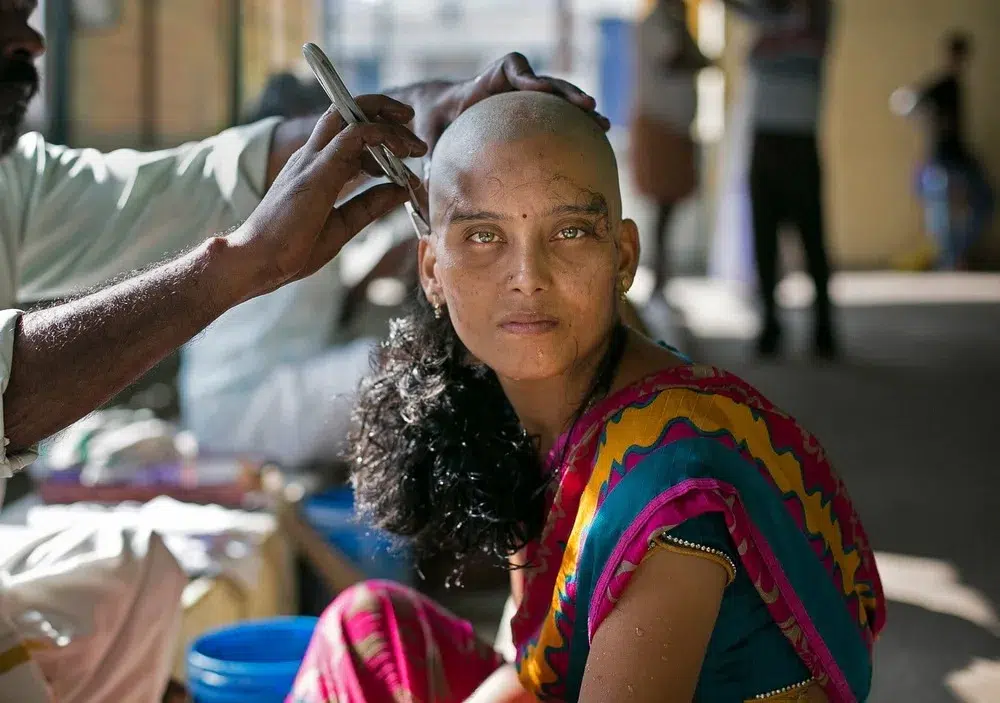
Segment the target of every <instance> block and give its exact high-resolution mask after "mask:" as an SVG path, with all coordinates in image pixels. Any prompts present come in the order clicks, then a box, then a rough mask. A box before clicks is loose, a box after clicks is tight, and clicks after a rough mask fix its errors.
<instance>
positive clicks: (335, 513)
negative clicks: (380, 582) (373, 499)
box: [302, 487, 413, 583]
mask: <svg viewBox="0 0 1000 703" xmlns="http://www.w3.org/2000/svg"><path fill="white" fill-rule="evenodd" d="M302 515H303V517H305V520H306V522H307V523H309V525H310V526H311V527H312V528H313V529H314V530H316V532H317V533H318V534H319V535H320V536H322V537H323V539H324V540H326V542H327V543H328V544H330V545H332V546H334V547H336V548H337V550H338V551H340V553H341V554H343V555H344V556H345V557H347V558H348V559H349V560H350V561H351V562H352V563H353V564H354V565H355V566H357V567H358V568H359V569H360V570H361V572H362V573H363V574H364V575H365V577H366V578H371V579H388V580H390V581H396V582H399V583H409V582H410V581H411V580H412V573H413V566H412V561H411V558H410V555H409V554H407V553H406V551H405V549H403V548H401V547H399V546H398V545H393V542H392V540H391V539H390V538H389V536H388V535H386V534H384V533H382V532H380V531H379V530H376V529H373V528H372V527H370V526H369V525H365V524H364V523H362V522H360V521H359V520H358V518H357V513H356V512H355V510H354V491H352V490H351V488H350V487H342V488H334V489H331V490H328V491H324V492H322V493H317V494H315V495H313V496H310V497H309V498H306V499H305V500H304V501H303V505H302Z"/></svg>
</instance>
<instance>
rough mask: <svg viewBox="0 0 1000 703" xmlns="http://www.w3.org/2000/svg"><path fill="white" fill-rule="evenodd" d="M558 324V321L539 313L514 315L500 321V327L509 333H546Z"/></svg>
mask: <svg viewBox="0 0 1000 703" xmlns="http://www.w3.org/2000/svg"><path fill="white" fill-rule="evenodd" d="M558 326H559V321H558V320H556V319H554V318H551V317H545V316H541V315H515V316H512V317H510V318H507V319H505V320H504V321H503V322H501V323H500V327H501V328H503V330H504V331H506V332H508V333H510V334H517V335H526V336H530V335H538V334H547V333H549V332H551V331H552V330H554V329H555V328H556V327H558Z"/></svg>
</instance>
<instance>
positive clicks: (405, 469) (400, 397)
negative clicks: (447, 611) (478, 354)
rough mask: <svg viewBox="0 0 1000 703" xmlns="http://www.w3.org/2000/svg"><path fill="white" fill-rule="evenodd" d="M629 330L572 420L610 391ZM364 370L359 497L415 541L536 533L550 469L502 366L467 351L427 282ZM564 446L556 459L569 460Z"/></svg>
mask: <svg viewBox="0 0 1000 703" xmlns="http://www.w3.org/2000/svg"><path fill="white" fill-rule="evenodd" d="M626 337H627V334H626V333H625V328H624V327H623V326H621V325H617V326H616V331H615V334H614V335H613V336H612V343H611V344H610V345H609V348H608V351H607V352H606V353H605V357H604V359H603V360H602V362H601V364H600V366H599V368H598V371H597V373H596V377H595V380H594V383H593V384H592V387H591V389H590V391H589V393H588V395H587V396H586V398H584V400H583V402H582V403H581V405H580V408H579V409H578V411H577V413H576V416H575V418H574V423H575V422H576V421H577V420H578V419H579V417H580V416H581V415H582V414H583V412H584V411H585V410H586V408H587V407H588V406H589V405H590V404H591V403H592V402H593V400H594V399H595V398H597V397H599V396H601V395H604V394H606V393H607V391H608V389H609V388H610V386H611V382H612V380H613V378H614V372H615V370H616V369H617V366H618V362H619V361H620V359H621V356H622V353H623V350H624V346H625V339H626ZM373 367H374V369H373V373H372V374H371V375H370V376H369V377H368V378H367V379H365V381H363V382H362V385H361V388H360V391H359V394H358V399H357V404H356V408H355V415H354V420H355V422H354V429H353V430H352V432H351V435H350V436H349V443H348V446H349V450H348V451H349V457H348V458H349V461H350V466H351V473H352V481H353V483H354V488H355V496H356V498H355V499H356V502H357V508H358V511H359V513H360V514H361V516H362V517H363V518H365V519H366V520H367V521H368V522H369V523H370V524H372V525H373V526H375V527H377V528H379V529H382V530H384V531H386V532H389V533H391V534H393V535H397V536H399V537H404V538H408V541H409V544H410V545H411V547H413V548H414V549H415V550H416V551H417V552H418V553H421V554H430V553H435V552H444V553H451V554H453V555H454V556H455V557H457V559H458V561H459V562H460V563H461V561H462V559H463V558H464V557H467V556H470V555H472V554H473V553H476V552H482V553H485V554H487V555H492V556H494V557H497V558H498V559H499V560H500V561H501V562H503V563H506V560H507V558H508V557H509V556H510V555H512V554H513V553H515V552H516V551H518V550H519V549H520V548H521V547H523V546H524V545H525V544H527V543H528V542H530V541H532V540H534V539H537V538H538V537H539V536H540V534H541V531H542V527H543V524H544V520H545V492H546V488H547V487H548V485H549V479H550V477H551V475H552V471H551V469H552V468H554V467H546V466H544V465H543V462H542V459H541V458H540V457H539V450H538V442H537V438H535V437H531V436H529V435H528V433H527V432H526V431H525V429H524V428H523V427H522V426H521V424H520V422H519V421H518V418H517V415H516V414H515V413H514V409H513V407H512V406H511V404H510V402H509V401H508V400H507V397H506V396H505V395H504V392H503V388H502V387H501V386H500V381H499V379H498V378H497V376H496V374H495V373H494V372H493V371H492V370H491V369H489V368H488V367H486V366H484V365H482V364H478V363H476V362H475V361H473V360H471V356H470V354H469V352H468V350H467V349H466V348H465V346H464V345H463V344H462V342H461V340H459V338H458V335H457V334H456V332H455V330H454V328H453V327H452V324H451V320H450V319H449V317H448V315H447V314H445V315H444V316H443V317H441V318H438V317H436V316H435V315H434V311H433V308H432V307H431V305H430V303H429V302H428V301H427V299H426V297H425V296H424V295H423V293H422V292H418V293H417V295H416V302H415V303H414V304H413V305H412V308H411V310H410V312H409V314H408V315H406V316H405V317H403V318H401V319H397V320H394V321H393V322H392V324H391V328H390V333H389V336H388V338H387V339H386V340H385V341H384V342H383V343H382V344H381V345H380V346H379V347H378V349H377V350H376V351H375V353H374V358H373ZM561 460H562V457H560V461H559V463H561Z"/></svg>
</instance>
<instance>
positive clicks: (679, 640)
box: [289, 93, 884, 703]
mask: <svg viewBox="0 0 1000 703" xmlns="http://www.w3.org/2000/svg"><path fill="white" fill-rule="evenodd" d="M621 207H622V206H621V197H620V192H619V183H618V170H617V165H616V161H615V156H614V153H613V151H612V149H611V145H610V144H609V142H608V140H607V138H606V137H605V136H604V134H603V133H602V132H601V131H600V130H599V129H598V128H596V127H595V125H594V124H593V123H592V122H591V121H590V120H589V119H588V118H587V117H586V115H585V114H584V113H583V112H582V111H580V110H578V109H577V108H574V107H571V106H569V105H567V104H566V103H564V102H562V101H559V100H556V99H554V98H552V97H550V96H546V95H541V94H513V93H511V94H505V95H499V96H495V97H492V98H489V99H487V100H485V101H483V102H481V103H479V104H478V105H476V106H474V107H472V108H470V109H469V110H468V111H466V112H465V113H464V114H463V115H462V116H461V117H460V118H459V119H458V120H456V121H455V122H454V123H453V124H452V125H451V126H450V127H449V128H448V130H447V131H446V132H445V133H444V135H443V138H442V140H441V142H440V143H439V144H438V146H437V149H436V150H435V151H434V154H433V157H432V163H431V170H430V225H431V230H432V234H430V235H429V236H428V237H427V238H425V239H422V240H421V241H420V243H419V253H418V262H419V263H418V267H419V273H420V278H421V287H422V290H423V295H422V296H419V297H418V304H417V306H416V308H415V310H414V311H413V312H412V313H411V314H410V315H409V316H408V317H406V318H404V319H402V320H399V321H397V322H396V323H395V324H394V327H393V329H392V332H391V334H390V336H389V339H388V340H387V341H386V342H385V343H384V344H383V345H382V347H381V349H380V353H379V357H378V364H377V368H376V370H375V371H374V373H373V375H372V376H371V377H370V378H369V379H368V380H367V381H366V382H365V384H364V385H363V386H362V390H361V392H360V396H359V400H358V409H357V420H358V426H357V430H356V433H355V434H354V435H353V437H352V440H351V456H350V465H351V467H352V469H353V472H354V473H353V480H354V483H355V489H356V491H357V498H358V502H359V506H360V507H361V509H362V510H363V511H366V512H367V514H368V516H369V517H370V518H371V519H373V520H374V522H375V523H376V524H377V525H378V526H379V527H381V528H384V529H386V530H388V531H390V532H393V533H395V534H398V535H402V536H404V537H407V538H411V539H412V540H413V541H414V543H415V545H416V546H417V547H418V548H424V549H440V550H444V551H446V552H449V553H455V554H457V555H459V556H460V557H461V556H463V555H469V554H474V553H477V552H486V553H490V554H494V555H496V556H497V557H498V558H499V559H500V560H502V561H503V563H505V564H507V565H509V566H516V567H520V568H516V569H513V570H512V571H511V595H512V599H513V601H514V604H515V606H516V613H515V615H514V617H513V620H512V622H511V623H510V628H511V632H512V636H513V643H514V645H515V648H516V653H515V654H514V657H513V659H514V662H512V663H505V661H504V658H503V657H501V655H499V654H498V653H496V652H494V651H493V649H492V648H491V647H490V646H489V645H488V644H486V643H484V642H482V641H480V640H478V639H477V638H476V636H475V634H474V632H473V628H472V626H471V624H470V623H468V622H463V621H461V620H459V619H457V618H456V617H454V616H452V615H450V614H449V613H447V612H445V611H444V610H443V609H442V608H440V607H439V606H437V605H436V604H434V603H433V602H430V601H429V600H427V599H426V598H425V597H423V596H422V595H420V594H418V593H416V592H414V591H411V590H408V589H406V588H404V587H402V586H398V585H395V584H391V583H387V582H368V583H364V584H361V585H358V586H356V587H354V588H351V589H349V590H348V591H346V592H344V593H343V594H341V595H340V596H339V597H338V598H337V600H336V601H334V603H333V604H332V605H331V606H330V608H329V609H328V610H327V612H326V613H325V614H324V616H323V618H322V620H321V622H320V625H319V627H318V628H317V629H316V632H315V634H314V639H313V642H312V644H311V646H310V650H309V652H308V654H307V655H306V658H305V661H304V662H303V665H302V668H301V669H300V672H299V675H298V679H297V681H296V685H295V688H294V689H293V692H292V694H291V696H290V698H289V700H291V701H295V702H296V703H314V702H319V701H329V700H337V701H341V702H342V703H343V702H352V703H353V702H355V701H382V700H425V701H430V700H433V701H439V702H449V701H455V702H458V701H492V702H497V701H521V700H535V699H543V700H559V701H576V700H585V701H619V700H623V699H624V698H627V699H628V700H630V701H658V702H662V701H668V702H669V701H691V700H692V698H695V699H697V700H708V701H743V700H749V699H761V700H775V701H777V700H791V698H792V697H793V696H794V697H795V700H810V701H825V700H831V701H853V700H864V699H865V697H866V696H867V694H868V691H869V686H870V682H871V675H872V660H871V647H872V643H873V641H874V639H875V637H876V636H877V635H878V633H879V631H880V630H881V628H882V625H883V622H884V599H883V595H882V589H881V585H880V582H879V578H878V573H877V571H876V567H875V562H874V557H873V553H872V551H871V549H870V548H869V546H868V542H867V538H866V536H865V533H864V530H863V528H862V527H861V523H860V521H859V519H858V516H857V515H856V513H855V511H854V509H853V508H852V506H851V503H850V500H849V499H848V497H847V494H846V491H845V489H844V487H843V485H842V484H841V482H840V480H839V479H838V478H837V477H836V475H835V474H834V473H833V470H832V468H831V466H830V464H829V462H828V461H827V459H826V456H825V454H824V452H823V450H822V448H821V447H820V446H819V444H818V442H817V441H816V440H815V438H813V437H812V436H810V435H809V434H808V433H807V432H806V431H805V430H804V429H802V427H800V426H799V425H798V424H797V423H796V422H795V421H794V420H793V419H792V418H791V417H789V416H788V415H787V414H785V413H784V412H782V411H781V410H780V409H778V408H776V407H775V406H774V405H772V404H771V403H770V402H769V401H768V400H766V399H765V398H764V397H763V396H762V395H760V393H758V392H757V391H756V390H755V389H754V388H752V387H751V386H749V385H748V384H747V383H745V382H744V381H742V380H740V379H739V378H736V377H735V376H733V375H731V374H729V373H727V372H725V371H723V370H720V369H716V368H712V367H707V366H702V365H698V364H694V363H691V362H690V361H688V360H687V359H685V358H683V357H682V356H681V355H680V354H679V353H677V352H675V351H673V350H672V349H670V348H666V347H664V346H661V345H658V344H656V343H655V342H653V341H652V340H650V339H648V338H646V337H644V336H643V335H641V334H639V333H637V332H636V331H634V330H630V329H628V328H627V327H626V326H624V325H623V324H622V323H621V320H620V313H619V306H618V301H619V298H620V297H621V296H622V295H624V293H625V291H627V290H628V288H629V285H630V284H631V282H632V280H633V276H634V274H635V270H636V266H637V259H638V254H639V252H638V248H639V247H638V232H637V231H636V226H635V224H634V223H633V222H632V221H631V220H627V219H623V217H622V211H621ZM625 692H627V695H626V693H625Z"/></svg>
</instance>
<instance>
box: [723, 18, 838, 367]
mask: <svg viewBox="0 0 1000 703" xmlns="http://www.w3.org/2000/svg"><path fill="white" fill-rule="evenodd" d="M724 2H725V3H726V6H727V7H729V8H731V9H733V10H734V11H736V12H738V13H739V14H741V15H742V16H744V17H746V18H748V19H750V20H752V21H753V22H755V23H756V24H757V25H758V26H759V34H758V36H757V40H756V42H755V43H754V45H753V46H752V48H751V50H750V54H749V56H748V58H747V63H748V69H749V71H750V72H752V73H753V75H754V77H755V78H756V83H757V85H756V94H755V100H754V105H753V109H752V116H751V119H752V120H753V125H754V126H753V132H754V136H753V155H752V157H751V163H750V200H751V205H752V209H753V229H754V249H755V253H756V259H757V274H758V279H759V286H760V297H761V303H762V308H763V311H762V312H763V318H764V319H763V326H762V330H761V334H760V336H759V337H758V340H757V351H758V353H759V354H761V355H762V356H773V355H775V354H777V353H778V352H779V351H780V348H781V337H782V328H781V321H780V320H779V317H778V306H777V301H776V299H775V289H776V288H777V284H778V253H779V252H778V230H779V228H780V227H781V226H782V225H783V224H793V225H795V227H796V229H797V230H798V233H799V237H800V238H801V240H802V247H803V249H804V250H805V256H806V265H807V267H808V270H809V275H810V277H811V278H812V280H813V285H814V286H815V289H816V298H815V303H814V314H815V320H814V329H813V351H814V353H815V354H816V356H817V357H820V358H833V357H835V356H836V354H837V335H836V330H835V324H834V320H833V306H832V304H831V302H830V293H829V284H830V263H829V260H828V258H827V253H826V233H825V226H824V215H823V167H822V163H821V159H820V153H819V139H818V127H819V119H820V105H821V101H822V94H823V78H824V67H825V63H826V54H827V49H828V46H829V40H830V27H831V24H832V14H833V6H832V2H831V0H724Z"/></svg>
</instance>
